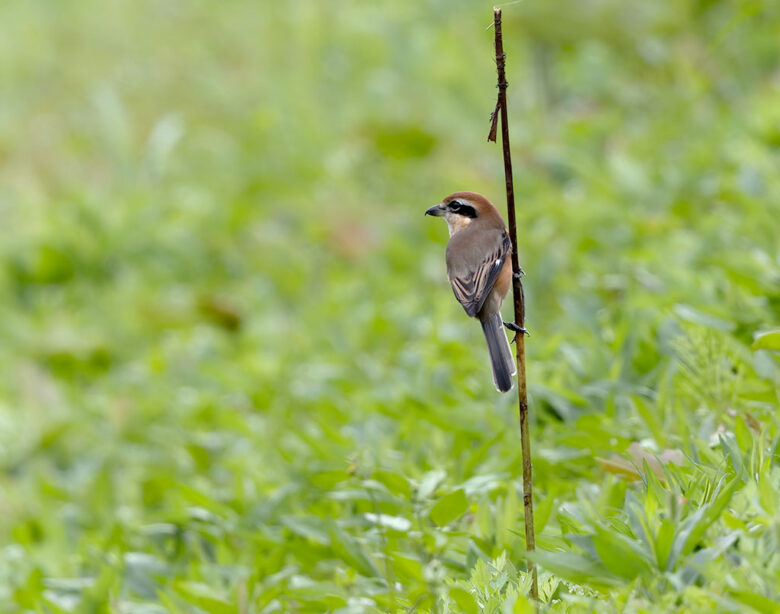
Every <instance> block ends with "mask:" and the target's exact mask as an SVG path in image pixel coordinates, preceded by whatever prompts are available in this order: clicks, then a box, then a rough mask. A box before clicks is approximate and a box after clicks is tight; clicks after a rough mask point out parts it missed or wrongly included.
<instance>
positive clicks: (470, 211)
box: [448, 200, 477, 218]
mask: <svg viewBox="0 0 780 614" xmlns="http://www.w3.org/2000/svg"><path fill="white" fill-rule="evenodd" d="M448 208H449V210H450V211H452V212H453V213H457V214H458V215H462V216H464V217H470V218H475V217H477V210H476V209H475V208H474V207H473V206H471V205H470V204H468V203H464V202H461V201H459V200H452V201H450V203H449V206H448Z"/></svg>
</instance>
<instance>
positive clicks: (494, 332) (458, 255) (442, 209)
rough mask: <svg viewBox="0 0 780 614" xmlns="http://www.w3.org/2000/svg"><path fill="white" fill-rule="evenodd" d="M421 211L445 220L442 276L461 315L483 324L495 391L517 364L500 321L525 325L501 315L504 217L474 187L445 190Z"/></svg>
mask: <svg viewBox="0 0 780 614" xmlns="http://www.w3.org/2000/svg"><path fill="white" fill-rule="evenodd" d="M425 215H432V216H434V217H442V218H444V220H445V221H446V222H447V227H448V229H449V232H450V240H449V242H448V243H447V252H446V261H447V277H448V278H449V280H450V285H451V286H452V290H453V292H454V293H455V298H457V299H458V302H460V304H461V305H462V306H463V309H464V310H465V311H466V315H468V316H469V317H472V318H477V319H478V320H479V321H480V323H481V324H482V332H483V333H484V335H485V341H486V342H487V347H488V352H489V354H490V366H491V369H492V371H493V384H494V385H495V387H496V389H497V390H498V391H499V392H508V391H509V390H511V389H512V385H513V379H512V378H513V376H514V375H515V374H516V373H517V368H516V365H515V360H514V357H513V356H512V350H511V348H510V347H509V340H508V339H507V336H506V333H505V332H504V326H506V327H507V328H509V329H511V330H514V331H516V332H518V333H521V334H522V333H525V329H523V328H521V327H519V326H517V325H516V324H513V323H509V322H504V321H503V320H502V318H501V304H502V303H503V302H504V298H505V297H506V295H507V292H508V291H509V287H510V286H511V285H512V259H511V255H512V241H511V240H510V238H509V233H508V232H507V229H506V225H505V224H504V220H503V218H502V217H501V214H500V213H499V212H498V209H496V208H495V207H494V206H493V203H491V202H490V201H489V200H488V199H487V198H486V197H485V196H483V195H482V194H477V193H476V192H455V193H454V194H450V195H449V196H447V197H445V198H444V199H443V200H442V201H441V202H440V203H439V204H438V205H434V206H433V207H430V208H428V209H426V211H425Z"/></svg>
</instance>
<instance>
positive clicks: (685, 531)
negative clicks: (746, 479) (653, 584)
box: [666, 476, 741, 570]
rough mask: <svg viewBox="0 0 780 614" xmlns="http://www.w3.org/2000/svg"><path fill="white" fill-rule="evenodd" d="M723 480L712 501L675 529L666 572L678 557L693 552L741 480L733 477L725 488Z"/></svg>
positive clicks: (675, 562) (677, 561) (671, 567)
mask: <svg viewBox="0 0 780 614" xmlns="http://www.w3.org/2000/svg"><path fill="white" fill-rule="evenodd" d="M724 479H725V478H722V479H721V482H720V483H719V484H718V488H716V489H715V494H714V496H713V498H712V500H711V501H710V502H709V503H707V504H705V505H703V506H702V507H700V508H699V509H698V510H696V512H694V513H693V514H691V515H690V516H688V517H687V518H686V519H685V520H683V522H682V523H681V524H680V526H679V527H678V528H677V531H676V532H675V536H674V540H673V542H672V547H671V548H670V551H669V559H668V561H667V565H666V567H667V569H668V570H672V569H674V568H675V567H676V565H677V564H678V563H679V559H680V557H682V556H684V555H686V554H687V553H689V552H690V551H691V550H693V548H694V547H695V546H696V545H697V544H698V543H699V540H701V538H702V536H703V535H704V532H705V531H706V530H707V528H708V527H709V526H710V525H711V524H712V523H713V522H715V520H717V519H718V517H720V515H721V514H722V513H723V511H724V510H725V509H726V506H727V505H728V504H729V501H731V497H732V496H733V494H734V491H735V490H736V488H737V486H738V485H739V483H740V482H741V478H740V477H739V476H737V477H735V478H734V479H732V481H731V482H729V483H728V484H727V485H726V486H724V485H723V482H724Z"/></svg>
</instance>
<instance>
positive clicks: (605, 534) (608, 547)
mask: <svg viewBox="0 0 780 614" xmlns="http://www.w3.org/2000/svg"><path fill="white" fill-rule="evenodd" d="M593 545H594V547H595V548H596V553H597V554H598V556H599V558H600V559H601V562H602V563H603V564H604V567H606V568H607V569H608V570H609V571H610V573H612V574H614V575H616V576H619V577H621V578H625V579H626V580H633V579H634V578H636V577H637V576H638V575H640V574H641V573H643V572H646V571H647V570H648V569H649V565H648V558H649V553H647V552H645V551H643V549H642V547H641V545H640V544H639V542H636V541H634V540H632V539H630V538H629V537H627V536H625V535H623V534H621V533H618V532H616V531H615V530H613V529H610V530H607V529H605V528H604V527H602V526H598V525H597V526H596V527H595V535H594V536H593Z"/></svg>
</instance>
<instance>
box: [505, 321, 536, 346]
mask: <svg viewBox="0 0 780 614" xmlns="http://www.w3.org/2000/svg"><path fill="white" fill-rule="evenodd" d="M504 326H506V327H507V328H508V329H509V330H511V331H512V332H514V333H521V334H523V335H528V336H529V337H530V336H531V333H529V332H528V331H527V330H526V329H525V328H523V327H522V326H518V325H517V324H515V323H514V322H504ZM515 339H517V334H515V336H514V337H513V338H512V341H511V343H514V342H515Z"/></svg>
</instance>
